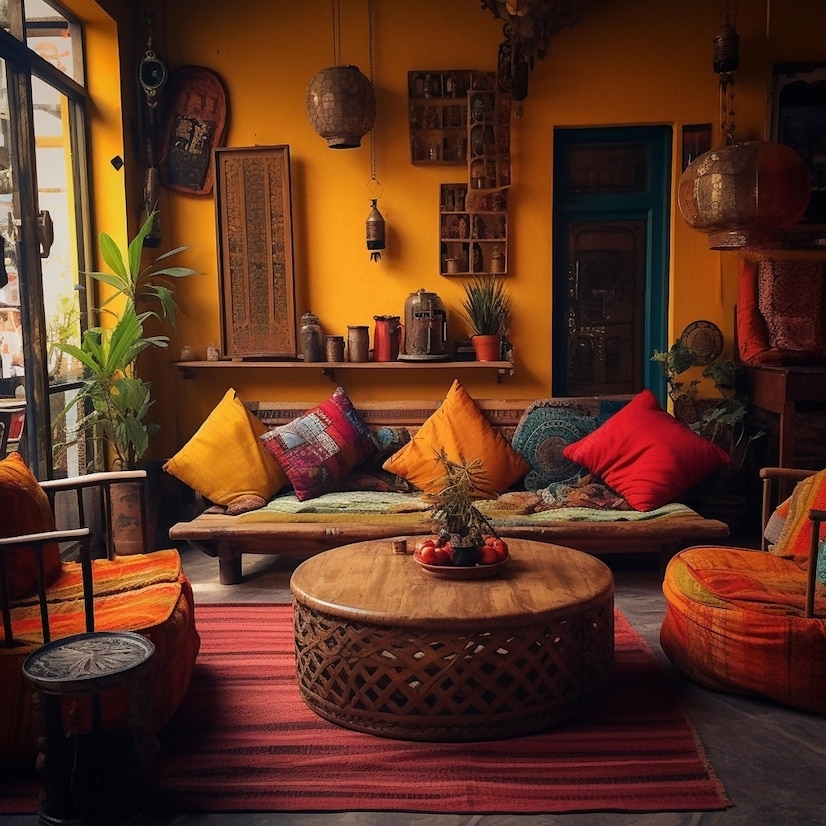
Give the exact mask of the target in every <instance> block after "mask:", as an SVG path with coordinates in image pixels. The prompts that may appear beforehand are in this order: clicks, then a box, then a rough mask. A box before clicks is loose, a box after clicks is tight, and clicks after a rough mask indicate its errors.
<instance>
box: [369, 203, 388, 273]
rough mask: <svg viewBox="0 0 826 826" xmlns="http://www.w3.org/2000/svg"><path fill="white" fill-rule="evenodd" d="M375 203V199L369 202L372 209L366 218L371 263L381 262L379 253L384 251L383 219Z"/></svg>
mask: <svg viewBox="0 0 826 826" xmlns="http://www.w3.org/2000/svg"><path fill="white" fill-rule="evenodd" d="M376 203H377V200H376V199H375V198H373V199H372V200H371V201H370V204H371V206H372V209H371V210H370V214H369V215H368V216H367V249H368V250H370V260H371V261H381V251H382V250H383V249H384V218H383V217H382V214H381V213H380V212H379V210H378V207H377V206H376Z"/></svg>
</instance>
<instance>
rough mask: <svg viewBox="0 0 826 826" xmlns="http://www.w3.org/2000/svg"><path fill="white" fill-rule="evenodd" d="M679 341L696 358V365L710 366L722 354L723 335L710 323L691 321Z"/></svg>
mask: <svg viewBox="0 0 826 826" xmlns="http://www.w3.org/2000/svg"><path fill="white" fill-rule="evenodd" d="M680 341H681V342H682V343H683V344H684V345H685V346H686V347H688V349H689V350H691V352H692V353H694V355H695V356H696V358H697V364H699V365H706V364H711V362H712V361H714V360H715V359H717V358H719V357H720V353H722V352H723V334H722V332H721V331H720V328H719V327H718V326H717V325H716V324H713V323H712V322H710V321H693V322H692V323H691V324H689V325H688V327H686V328H685V330H683V332H682V335H680Z"/></svg>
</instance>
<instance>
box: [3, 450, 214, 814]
mask: <svg viewBox="0 0 826 826" xmlns="http://www.w3.org/2000/svg"><path fill="white" fill-rule="evenodd" d="M143 475H144V474H143V472H142V471H133V472H128V473H105V474H90V475H89V476H83V477H78V478H75V479H67V480H55V481H49V482H43V483H39V482H37V480H36V479H35V478H34V477H33V476H32V475H31V473H30V472H29V470H28V468H27V467H26V466H25V463H24V462H23V461H22V459H21V458H20V456H19V455H18V454H16V453H12V454H10V455H9V456H8V457H7V458H6V459H3V460H0V498H2V500H3V502H4V507H3V508H2V510H0V537H2V538H0V613H2V637H0V766H2V767H9V768H11V769H13V770H20V768H22V767H24V766H29V767H33V766H34V764H35V760H34V758H35V756H36V754H37V752H38V748H37V744H38V738H41V740H42V743H43V744H44V746H45V749H46V751H45V752H42V754H43V760H40V761H38V762H39V763H41V764H44V765H46V766H47V772H48V774H47V775H44V779H43V787H44V794H43V796H42V799H41V813H43V814H46V815H48V816H49V817H56V818H58V819H61V818H62V819H66V818H72V817H75V816H81V815H83V816H86V815H89V816H94V817H98V818H99V820H98V821H97V822H114V816H113V817H109V816H110V815H111V814H112V811H104V812H101V811H100V810H99V808H100V806H104V807H106V806H109V805H111V807H112V810H113V811H114V807H120V806H121V805H122V804H123V803H125V802H127V801H129V800H134V795H133V794H132V793H131V792H129V790H126V792H125V791H124V789H123V784H122V782H121V781H119V779H118V778H119V777H130V776H132V777H134V776H135V775H134V772H130V771H128V770H123V769H124V767H123V763H122V761H123V755H124V754H125V750H124V748H123V740H122V738H123V737H124V736H127V737H128V738H129V739H131V740H133V741H134V742H135V743H136V744H139V746H138V748H137V750H136V751H135V752H134V754H133V758H134V755H135V754H136V755H138V757H139V762H140V761H144V765H145V764H146V761H145V760H144V758H146V757H147V755H149V754H150V752H151V750H152V746H151V745H149V744H152V743H154V742H155V741H154V735H155V734H157V733H158V732H159V731H160V729H161V728H162V727H163V726H164V725H166V723H167V722H168V721H169V720H170V719H171V717H172V715H173V714H174V713H175V711H176V710H177V708H178V707H179V706H180V704H181V702H182V701H183V699H184V696H185V695H186V691H187V689H188V687H189V682H190V679H191V676H192V670H193V668H194V664H195V659H196V657H197V654H198V649H199V645H200V640H199V637H198V633H197V630H196V628H195V619H194V599H193V595H192V588H191V586H190V584H189V582H188V580H187V579H186V576H185V575H184V572H183V570H182V567H181V560H180V556H179V555H178V552H177V551H176V550H175V549H169V550H160V551H155V552H153V553H149V554H134V555H129V556H124V557H118V556H115V555H114V554H112V552H111V541H110V537H111V531H109V530H108V518H109V517H108V515H109V513H110V508H109V491H110V487H111V485H113V484H116V483H122V482H123V481H124V480H126V481H134V480H140V479H141V478H142V476H143ZM55 512H57V513H58V514H61V515H66V516H67V517H68V520H67V523H66V524H65V525H64V523H63V522H62V521H61V522H60V525H59V527H58V528H56V526H55ZM98 512H100V513H101V514H102V515H103V517H104V518H103V519H102V529H101V530H98V531H97V532H99V533H101V534H102V536H103V544H102V547H103V548H106V549H107V550H106V552H105V553H104V556H103V557H102V558H92V554H91V553H90V548H89V542H90V536H94V535H95V533H96V530H92V531H91V533H90V524H87V522H90V521H91V517H92V516H93V515H95V514H97V513H98ZM61 547H62V551H63V553H62V556H63V557H65V558H61ZM75 559H76V560H77V561H75ZM124 641H128V645H129V646H131V647H132V650H133V651H138V655H137V657H136V662H137V665H138V668H137V671H138V672H140V676H141V679H140V680H138V679H134V680H133V679H131V677H135V676H138V674H137V673H136V672H135V671H131V672H130V671H129V670H128V669H126V670H124V671H123V672H122V673H120V672H119V673H109V671H108V670H107V669H108V664H104V660H106V659H107V658H108V656H109V655H110V654H111V644H112V643H113V642H114V643H117V644H118V647H120V643H122V642H124ZM101 645H102V646H103V647H104V648H105V647H107V646H108V647H109V649H110V650H109V652H104V651H103V649H102V648H100V647H99V646H101ZM73 646H75V647H73ZM76 646H80V649H83V648H84V647H85V650H83V651H82V652H81V653H82V657H83V658H84V662H85V663H90V662H97V663H98V665H99V667H100V671H98V672H97V674H96V675H95V677H94V678H93V679H87V678H86V676H85V675H83V674H81V673H80V670H79V669H78V670H73V669H72V667H71V666H70V665H67V664H66V663H71V661H72V657H74V656H75V654H76V653H77V651H78V650H80V649H78V648H77V647H76ZM55 652H59V653H60V656H59V657H55V656H51V655H53V654H55ZM67 652H68V653H67ZM104 653H105V654H106V655H105V656H104ZM58 661H60V662H59V663H58ZM138 661H139V662H138ZM61 669H63V670H62V671H61ZM115 671H117V669H115ZM139 686H143V687H144V689H145V690H143V692H142V693H141V692H140V691H138V692H137V693H135V692H134V691H133V690H132V689H133V688H135V687H139ZM41 712H43V713H41ZM45 720H48V723H45ZM67 721H71V722H70V724H68V725H67ZM96 730H97V731H100V732H103V737H102V742H103V743H104V744H106V743H110V744H112V747H111V749H109V751H107V752H106V753H105V755H104V756H103V757H101V756H100V755H98V757H96V758H93V759H91V764H92V765H93V766H94V770H95V771H97V770H102V771H104V772H106V773H108V774H107V777H106V778H105V781H104V782H102V783H100V788H108V787H111V788H112V789H113V790H116V791H113V796H112V797H111V798H110V799H107V800H102V799H99V795H93V796H89V795H87V796H86V797H84V796H83V795H84V783H83V782H81V778H80V776H79V775H78V774H77V772H79V771H81V768H80V767H81V765H82V764H83V761H78V755H80V754H82V753H83V749H88V748H91V746H90V745H89V744H90V743H92V742H93V741H94V740H95V738H94V737H92V736H91V732H93V731H96ZM58 731H60V734H59V735H58V734H57V732H58ZM66 731H70V732H71V736H69V737H67V736H66ZM124 733H125V734H124ZM136 733H138V734H139V735H140V736H139V737H138V738H137V739H136V737H135V735H136ZM116 742H117V745H114V744H115V743H116ZM85 765H86V767H87V768H88V766H89V765H90V759H87V761H86V764H85ZM93 775H94V772H92V775H91V776H92V777H93ZM109 775H112V776H111V777H110V776H109ZM89 778H90V775H87V776H86V777H85V778H84V779H85V780H86V781H87V782H86V786H85V787H86V788H87V789H88V788H89V784H88V781H89ZM93 779H94V778H93ZM99 779H100V778H96V779H94V780H95V783H94V785H95V787H96V788H97V787H98V786H97V781H98V780H99ZM127 792H129V793H127ZM92 797H95V800H92ZM90 806H91V807H92V808H93V809H94V811H91V810H90V808H89V807H90ZM100 818H102V820H101V819H100ZM107 818H109V820H107ZM50 822H51V821H50ZM55 822H57V821H55Z"/></svg>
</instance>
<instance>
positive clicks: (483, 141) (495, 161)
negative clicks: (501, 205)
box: [468, 87, 511, 190]
mask: <svg viewBox="0 0 826 826" xmlns="http://www.w3.org/2000/svg"><path fill="white" fill-rule="evenodd" d="M510 111H511V106H510V97H509V96H508V95H506V94H503V93H501V92H497V91H496V90H495V88H493V87H492V88H487V87H480V88H478V89H472V90H471V92H470V95H469V99H468V118H469V120H468V180H469V182H470V188H471V189H474V190H477V189H482V190H484V189H496V188H498V187H503V186H509V185H510V182H511V159H510Z"/></svg>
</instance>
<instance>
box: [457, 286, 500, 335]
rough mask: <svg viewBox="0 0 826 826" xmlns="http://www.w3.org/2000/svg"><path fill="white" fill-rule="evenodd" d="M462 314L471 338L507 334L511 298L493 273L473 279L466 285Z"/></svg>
mask: <svg viewBox="0 0 826 826" xmlns="http://www.w3.org/2000/svg"><path fill="white" fill-rule="evenodd" d="M464 287H465V297H464V300H463V301H462V311H463V314H464V316H465V318H466V319H467V321H468V323H469V324H470V326H471V329H472V330H473V333H474V335H480V336H489V335H494V336H496V335H501V336H506V335H507V334H508V325H509V323H510V316H511V296H510V292H509V291H508V289H507V287H506V286H505V284H504V282H503V281H502V280H501V278H498V277H497V276H496V275H494V274H493V273H485V274H483V275H477V276H474V277H473V278H472V279H471V280H470V281H468V282H466V283H465V285H464Z"/></svg>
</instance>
